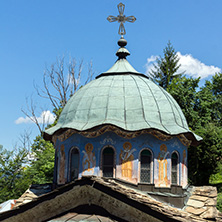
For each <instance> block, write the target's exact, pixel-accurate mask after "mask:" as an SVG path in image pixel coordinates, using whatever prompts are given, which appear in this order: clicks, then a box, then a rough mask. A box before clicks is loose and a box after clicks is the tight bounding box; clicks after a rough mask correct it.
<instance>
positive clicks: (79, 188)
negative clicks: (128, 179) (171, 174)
mask: <svg viewBox="0 0 222 222" xmlns="http://www.w3.org/2000/svg"><path fill="white" fill-rule="evenodd" d="M216 195H217V193H216V189H215V188H213V187H194V188H193V190H192V195H191V197H190V198H189V200H188V202H187V206H186V207H185V208H184V209H178V208H174V207H172V206H169V205H168V204H166V203H162V202H159V201H157V200H155V199H153V198H151V197H150V196H149V195H148V194H145V193H143V192H141V191H138V190H135V189H133V188H129V187H127V186H125V185H120V184H119V183H118V182H117V181H115V180H112V179H105V178H98V177H85V178H82V179H80V180H76V181H75V182H71V183H69V184H67V185H64V186H62V187H59V188H57V189H55V190H53V191H52V192H49V193H47V194H44V195H41V196H39V197H37V195H33V194H32V193H30V192H29V191H27V192H26V194H25V195H24V196H23V204H21V205H19V206H17V207H16V208H14V210H12V211H10V212H5V213H2V214H0V221H5V222H8V221H10V222H13V221H16V222H19V221H21V222H25V221H28V219H29V220H30V215H33V214H35V215H37V216H36V217H37V218H36V220H35V219H34V217H32V221H33V222H34V221H38V220H37V219H38V215H40V214H39V212H41V217H42V218H47V217H49V216H50V217H55V216H56V214H55V213H57V215H59V214H61V213H64V212H69V211H70V210H71V209H72V208H73V207H74V206H79V205H82V204H89V205H91V204H94V205H97V206H100V207H102V208H104V209H105V210H107V211H109V213H110V214H113V215H115V216H117V217H119V218H123V219H124V220H126V221H138V222H139V221H149V220H150V218H152V220H151V221H165V222H166V221H170V222H173V221H183V222H185V221H191V222H204V221H205V222H206V221H209V220H210V221H212V220H213V221H222V217H221V214H218V212H217V210H216V207H215V204H216V202H215V201H216ZM32 197H33V198H34V199H33V200H32V201H31V202H29V203H26V202H27V200H28V201H30V199H31V198H32ZM71 205H72V206H71ZM52 208H53V211H52ZM126 212H127V213H126ZM48 214H49V216H48ZM128 214H129V215H128ZM20 215H23V216H22V218H20ZM13 218H14V220H12V219H13ZM25 218H27V220H26V219H25ZM142 218H143V219H142ZM144 218H145V219H144ZM47 221H48V220H47Z"/></svg>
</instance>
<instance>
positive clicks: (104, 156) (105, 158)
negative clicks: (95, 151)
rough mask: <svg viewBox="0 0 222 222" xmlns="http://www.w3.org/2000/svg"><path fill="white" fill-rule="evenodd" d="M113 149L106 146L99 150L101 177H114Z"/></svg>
mask: <svg viewBox="0 0 222 222" xmlns="http://www.w3.org/2000/svg"><path fill="white" fill-rule="evenodd" d="M115 153H116V152H115V149H114V148H113V147H112V146H106V147H104V148H103V149H102V151H101V172H102V176H103V177H115Z"/></svg>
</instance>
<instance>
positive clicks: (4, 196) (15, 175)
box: [0, 147, 29, 202]
mask: <svg viewBox="0 0 222 222" xmlns="http://www.w3.org/2000/svg"><path fill="white" fill-rule="evenodd" d="M27 154H28V153H27V151H26V150H25V149H19V150H18V151H16V150H13V151H8V150H6V149H3V147H0V202H4V201H6V200H9V199H14V198H18V197H19V196H20V195H21V194H22V193H23V192H24V190H26V189H27V188H28V186H29V184H27V183H26V181H23V180H22V178H23V176H24V171H25V164H26V163H27V162H28V160H27Z"/></svg>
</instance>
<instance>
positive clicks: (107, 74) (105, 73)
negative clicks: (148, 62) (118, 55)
mask: <svg viewBox="0 0 222 222" xmlns="http://www.w3.org/2000/svg"><path fill="white" fill-rule="evenodd" d="M112 75H137V76H142V77H145V78H147V79H149V77H148V76H146V75H145V74H143V73H139V72H103V73H101V74H99V75H98V76H96V79H98V78H100V77H102V76H112Z"/></svg>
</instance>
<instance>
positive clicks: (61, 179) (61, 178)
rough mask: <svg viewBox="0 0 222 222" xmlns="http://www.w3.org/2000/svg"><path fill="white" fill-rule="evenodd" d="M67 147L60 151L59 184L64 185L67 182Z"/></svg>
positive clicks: (62, 146)
mask: <svg viewBox="0 0 222 222" xmlns="http://www.w3.org/2000/svg"><path fill="white" fill-rule="evenodd" d="M65 160H66V158H65V146H64V145H61V149H60V158H59V181H58V183H59V184H64V183H65V182H66V179H65Z"/></svg>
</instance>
